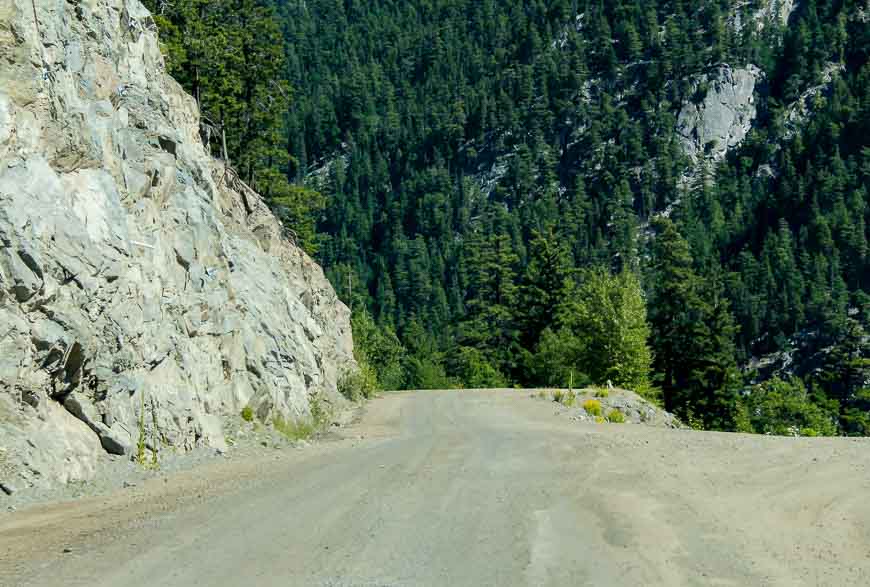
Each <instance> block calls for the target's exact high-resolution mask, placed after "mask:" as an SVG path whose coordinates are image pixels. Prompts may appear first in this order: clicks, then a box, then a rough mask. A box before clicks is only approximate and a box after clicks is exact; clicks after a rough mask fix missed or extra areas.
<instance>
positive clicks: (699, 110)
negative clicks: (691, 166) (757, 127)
mask: <svg viewBox="0 0 870 587" xmlns="http://www.w3.org/2000/svg"><path fill="white" fill-rule="evenodd" d="M761 77H762V72H761V70H759V69H758V68H757V67H755V66H754V65H748V66H746V67H739V68H736V67H731V66H729V65H727V64H723V65H720V66H718V67H716V68H715V69H714V70H713V71H711V72H710V73H706V74H702V75H699V76H697V77H696V78H694V79H693V80H692V93H693V94H694V96H693V99H692V100H691V101H690V102H689V103H687V104H685V105H684V106H683V108H682V109H681V110H680V113H679V116H678V118H677V132H678V133H679V135H680V140H681V142H682V144H683V148H684V150H685V152H686V154H687V155H688V156H689V157H690V158H691V159H692V160H693V161H694V162H698V161H700V160H702V159H708V160H713V161H716V160H719V159H722V158H723V157H724V156H725V154H726V153H727V152H728V150H729V149H733V148H734V147H736V146H738V145H739V144H740V143H741V142H743V139H744V138H746V134H747V133H748V132H749V129H750V128H751V126H752V121H753V120H754V119H755V115H756V109H755V97H754V92H755V86H756V84H757V83H758V81H759V80H760V79H761Z"/></svg>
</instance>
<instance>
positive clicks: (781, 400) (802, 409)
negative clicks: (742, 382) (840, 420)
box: [744, 377, 837, 436]
mask: <svg viewBox="0 0 870 587" xmlns="http://www.w3.org/2000/svg"><path fill="white" fill-rule="evenodd" d="M744 401H745V403H746V407H747V411H748V413H749V424H750V425H751V427H752V430H753V431H754V432H758V433H760V434H775V435H781V436H795V435H798V434H799V435H801V436H831V435H834V434H836V433H837V426H836V414H837V409H836V406H831V407H830V409H827V410H826V409H825V408H824V407H823V406H822V405H820V404H819V403H817V402H816V401H814V400H813V398H811V397H810V395H809V393H807V389H806V386H805V385H804V383H803V382H802V381H801V380H800V379H797V378H792V379H789V380H782V379H780V378H778V377H774V378H773V379H771V380H770V381H765V382H764V383H761V384H759V385H755V386H753V387H752V389H751V390H750V391H749V393H748V394H747V396H746V397H745V399H744Z"/></svg>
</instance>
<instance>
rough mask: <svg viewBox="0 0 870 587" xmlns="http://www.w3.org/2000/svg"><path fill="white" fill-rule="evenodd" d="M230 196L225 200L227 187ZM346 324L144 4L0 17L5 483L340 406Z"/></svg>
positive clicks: (0, 8) (79, 475)
mask: <svg viewBox="0 0 870 587" xmlns="http://www.w3.org/2000/svg"><path fill="white" fill-rule="evenodd" d="M231 186H232V187H231ZM353 367H354V363H353V358H352V340H351V331H350V324H349V313H348V310H347V308H346V307H345V306H344V305H343V304H342V303H341V302H340V301H339V300H338V299H337V297H336V295H335V292H334V291H333V289H332V287H331V286H330V284H329V282H328V281H327V280H326V279H325V277H324V275H323V272H322V271H321V269H320V267H318V266H317V265H316V264H315V263H314V262H313V261H312V260H311V259H310V258H309V257H308V256H307V255H306V254H305V253H303V252H302V251H301V250H300V249H298V248H296V247H294V246H293V245H291V244H290V243H288V242H287V241H286V240H285V239H284V238H282V233H281V227H280V225H279V224H278V222H277V221H276V219H275V218H274V217H273V216H272V214H271V213H270V212H269V210H268V209H267V207H266V206H265V205H264V204H263V202H262V201H261V200H260V198H259V196H258V195H257V194H255V193H254V192H252V191H250V190H249V189H247V188H246V187H245V186H244V185H243V184H241V183H240V182H238V181H234V180H233V179H232V178H229V177H225V175H224V168H223V166H222V165H221V164H220V163H218V162H216V161H215V160H213V159H212V158H211V157H210V156H209V155H208V154H207V152H206V150H205V148H204V147H203V145H202V143H201V141H200V138H199V112H198V110H197V108H196V104H195V102H194V100H193V99H192V98H191V97H190V96H188V95H187V94H185V92H184V91H183V90H182V89H181V87H180V86H179V85H178V84H177V83H176V82H175V81H174V80H173V79H172V78H171V77H170V76H168V75H167V74H166V73H165V69H164V65H163V60H162V57H161V54H160V51H159V47H158V41H157V34H156V28H155V25H154V21H153V20H152V18H151V15H150V14H149V13H148V11H147V10H146V9H145V8H144V7H143V6H142V4H141V3H140V2H139V1H138V0H84V1H81V2H69V1H67V0H43V1H40V2H36V3H32V2H31V1H30V0H9V1H7V2H4V3H2V4H0V452H2V453H3V462H2V463H0V475H3V478H2V479H0V481H3V482H8V483H10V484H12V485H14V486H18V487H21V486H27V485H28V484H36V483H40V482H42V481H50V480H56V481H71V480H76V479H84V478H87V477H88V476H90V475H91V474H92V473H93V469H94V466H95V462H96V459H97V457H98V456H99V455H101V454H104V451H108V452H110V453H116V454H127V455H129V454H130V453H131V451H133V450H134V447H135V446H136V444H137V443H138V442H139V439H140V437H142V436H143V432H142V431H143V429H144V430H145V436H146V438H147V442H148V445H149V448H154V447H153V446H152V445H155V444H156V445H159V446H160V447H173V448H177V449H181V450H184V449H189V448H192V447H194V446H197V445H208V444H211V445H215V446H220V445H221V444H222V443H223V442H224V441H223V433H222V430H221V424H220V416H221V415H223V414H227V413H235V412H237V411H238V410H240V409H241V407H242V406H245V405H251V406H252V407H253V408H254V411H255V412H256V413H258V414H259V415H260V417H261V418H269V417H271V416H272V415H275V414H281V415H282V416H284V417H287V418H295V417H306V416H307V415H308V414H309V413H310V405H309V397H310V395H311V394H315V393H316V394H319V396H320V397H321V398H323V399H324V400H325V401H327V402H334V403H340V402H342V401H343V400H342V399H341V397H340V395H339V394H338V393H337V391H336V383H337V379H338V377H339V376H340V373H341V372H342V371H343V370H345V369H350V368H353Z"/></svg>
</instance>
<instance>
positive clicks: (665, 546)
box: [0, 391, 870, 587]
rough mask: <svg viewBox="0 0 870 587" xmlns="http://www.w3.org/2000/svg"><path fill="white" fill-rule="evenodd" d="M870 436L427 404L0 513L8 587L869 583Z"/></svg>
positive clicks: (540, 404) (477, 396) (1, 571)
mask: <svg viewBox="0 0 870 587" xmlns="http://www.w3.org/2000/svg"><path fill="white" fill-rule="evenodd" d="M868 460H870V440H865V439H860V440H855V439H843V438H834V439H800V438H798V439H793V438H771V437H760V436H747V435H737V434H718V433H707V432H694V431H688V430H667V429H659V428H650V427H645V426H639V425H627V424H624V425H619V424H591V423H578V422H573V421H571V420H569V419H568V418H566V417H564V415H561V416H560V415H558V414H556V413H555V410H554V407H553V404H552V403H549V402H545V401H541V400H536V399H532V398H531V397H530V395H529V393H528V392H520V391H462V392H455V391H454V392H414V393H401V394H386V395H385V396H384V397H382V398H379V399H377V400H374V401H372V402H371V403H370V404H369V406H368V408H367V410H366V414H365V416H364V417H363V419H362V421H361V422H359V423H357V424H355V425H353V426H350V427H347V428H342V429H341V432H340V434H339V435H338V436H336V437H334V438H330V439H326V440H324V441H322V442H319V443H316V444H315V445H313V446H312V447H310V448H309V449H306V450H304V451H292V450H290V451H274V452H264V453H263V454H262V455H260V456H257V457H255V458H254V457H252V458H251V459H248V460H245V461H241V462H240V461H236V460H231V461H226V462H214V463H208V464H206V465H203V466H201V467H197V468H195V469H192V470H190V471H183V472H179V473H176V474H172V475H171V476H167V477H165V478H157V479H151V480H148V481H147V482H144V483H142V484H138V485H137V486H136V487H132V488H129V489H125V490H123V491H119V492H116V493H113V494H110V495H105V496H101V497H94V498H84V499H80V500H76V501H73V502H65V503H52V504H45V505H39V506H34V507H31V508H28V509H26V510H22V511H18V512H14V513H8V514H0V584H3V585H22V584H23V585H39V586H52V585H64V586H71V585H88V586H99V585H123V586H129V587H137V586H147V587H156V586H164V585H165V586H170V585H171V586H179V585H203V586H209V587H220V586H225V585H226V586H230V585H232V586H238V585H249V586H252V587H253V586H255V585H256V586H261V585H264V586H272V585H275V586H278V585H280V586H282V587H286V586H290V585H304V586H309V585H313V586H318V585H334V586H340V585H360V586H362V585H365V586H375V585H378V586H381V585H383V586H387V585H438V586H442V585H469V586H482V585H498V586H499V587H505V586H509V585H534V586H537V585H571V586H574V585H632V586H634V585H668V586H671V585H735V586H737V585H740V586H744V585H783V586H786V585H787V586H794V585H831V586H843V585H870V500H868V496H870V470H868Z"/></svg>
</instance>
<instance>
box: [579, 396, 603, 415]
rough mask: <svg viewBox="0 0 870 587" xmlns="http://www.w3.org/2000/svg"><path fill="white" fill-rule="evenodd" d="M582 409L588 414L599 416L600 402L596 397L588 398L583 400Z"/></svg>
mask: <svg viewBox="0 0 870 587" xmlns="http://www.w3.org/2000/svg"><path fill="white" fill-rule="evenodd" d="M583 409H584V410H586V413H587V414H589V415H590V416H596V417H598V416H601V402H600V401H598V400H597V399H588V400H586V401H585V402H583Z"/></svg>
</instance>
